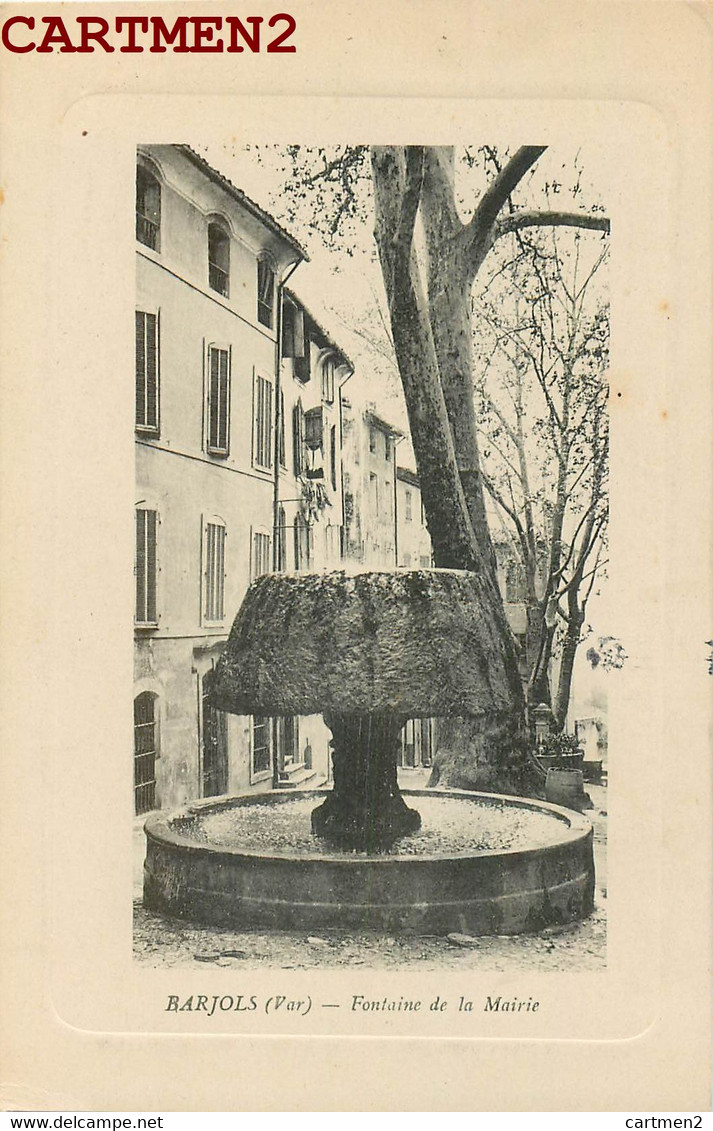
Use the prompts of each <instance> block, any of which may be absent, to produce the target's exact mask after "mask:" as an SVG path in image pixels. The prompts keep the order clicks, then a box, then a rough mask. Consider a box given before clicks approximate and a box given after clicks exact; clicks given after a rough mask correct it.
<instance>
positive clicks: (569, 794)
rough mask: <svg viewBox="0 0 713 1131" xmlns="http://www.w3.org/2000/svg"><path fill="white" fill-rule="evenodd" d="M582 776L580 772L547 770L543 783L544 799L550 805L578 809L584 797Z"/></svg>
mask: <svg viewBox="0 0 713 1131" xmlns="http://www.w3.org/2000/svg"><path fill="white" fill-rule="evenodd" d="M583 782H584V776H583V774H582V771H581V770H562V769H549V770H548V771H547V780H546V782H545V798H546V799H547V801H549V802H550V803H551V804H552V805H564V806H565V808H567V809H579V807H580V805H581V802H582V800H583V797H584V785H583Z"/></svg>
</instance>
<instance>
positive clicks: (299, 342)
mask: <svg viewBox="0 0 713 1131" xmlns="http://www.w3.org/2000/svg"><path fill="white" fill-rule="evenodd" d="M294 309H295V319H294V356H295V357H304V355H305V316H304V311H303V310H298V309H297V307H295V308H294Z"/></svg>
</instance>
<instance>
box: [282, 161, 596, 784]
mask: <svg viewBox="0 0 713 1131" xmlns="http://www.w3.org/2000/svg"><path fill="white" fill-rule="evenodd" d="M545 148H546V147H544V146H522V147H520V148H519V149H517V150H516V151H515V152H514V153H513V154H512V155H511V156H506V157H505V158H503V159H497V160H496V161H495V162H493V161H491V162H490V167H491V174H490V177H489V181H488V183H487V185H486V187H485V189H484V191H482V193H481V195H480V196H479V198H478V200H477V202H476V204H475V206H474V208H473V209H472V212H471V214H470V216H468V217H467V219H463V218H462V217H461V214H460V210H459V202H458V200H457V195H456V185H455V171H456V154H455V150H454V148H453V147H443V146H374V147H372V148H371V149H370V150H368V151H367V150H366V149H364V148H358V147H357V148H354V147H346V146H342V147H335V148H334V149H333V150H332V151H329V150H325V149H320V150H302V149H300V147H297V146H294V147H291V149H290V156H291V158H292V161H293V170H292V177H291V180H290V186H291V189H292V190H293V192H294V191H296V192H297V194H298V195H299V196H301V197H303V198H304V197H305V196H306V197H307V199H308V200H309V201H310V202H311V209H312V216H313V221H312V226H314V227H315V228H321V229H322V230H325V229H326V231H327V233H328V235H330V236H332V237H333V236H334V235H335V233H337V232H338V231H339V227H340V225H341V224H342V223H343V221H344V220H345V218H346V219H347V220H349V219H350V218H351V219H353V218H354V215H355V212H356V206H355V203H354V202H355V200H356V198H357V193H356V190H355V186H356V185H357V184H358V182H359V179H360V177H362V176H363V175H364V172H365V170H368V171H370V176H371V188H372V198H373V211H374V235H375V240H376V246H377V249H378V257H379V262H380V266H381V275H382V278H383V286H384V292H385V297H386V306H387V309H388V322H389V328H390V332H391V339H392V342H393V348H394V352H395V358H396V364H397V367H398V372H399V377H400V380H401V385H402V388H403V393H404V399H405V402H406V408H407V412H408V420H409V428H410V432H411V438H412V442H413V448H414V453H415V457H416V463H417V467H418V474H419V479H420V484H421V493H422V499H423V505H424V511H425V515H426V523H427V526H428V530H429V534H430V536H431V541H432V545H433V554H434V562H435V565H436V566H437V567H443V568H451V569H465V570H471V571H474V572H476V573H478V574H479V575H480V577H481V579H482V586H481V594H482V597H481V613H482V616H483V618H485V620H486V621H487V623H488V625H489V628H490V637H491V640H492V647H493V649H494V650H497V652H498V653H499V654H500V656H502V657H504V659H505V664H506V667H507V670H508V672H509V675H510V678H509V696H508V702H507V703H505V704H503V703H502V700H501V705H500V706H499V708H498V709H497V710H495V709H494V710H493V712H492V713H491V714H489V715H485V716H483V718H482V719H480V720H478V721H477V723H476V724H472V723H471V724H468V725H466V724H465V723H461V722H459V721H458V720H455V721H453V720H452V721H450V722H449V723H447V724H445V725H442V726H441V727H440V739H439V749H438V751H437V755H436V761H435V772H434V776H435V777H436V778H439V779H440V780H441V781H442V782H445V783H447V784H450V785H458V786H464V787H469V788H485V789H502V790H513V791H518V792H526V791H527V790H528V789H530V788H531V787H532V779H531V772H530V768H529V760H528V757H527V747H528V738H527V731H526V697H525V693H524V689H523V684H522V679H521V677H520V673H519V669H518V650H517V647H516V644H515V642H514V640H513V637H512V634H511V631H510V628H509V626H508V622H507V619H506V616H505V610H504V606H503V602H502V599H501V595H500V591H499V587H498V584H497V579H496V560H495V553H494V549H493V542H492V539H491V534H490V530H489V525H488V518H487V513H486V507H485V498H484V476H483V467H482V459H481V453H480V449H479V437H478V419H477V416H476V399H475V396H474V390H475V379H476V376H477V373H476V363H475V356H474V350H473V306H472V294H473V288H474V284H475V282H476V279H477V277H478V274H479V272H480V271H481V268H482V267H483V264H484V263H485V261H486V260H487V258H488V256H489V255H490V253H491V251H492V250H493V248H494V247H495V246H496V245H497V244H498V243H499V241H501V240H502V239H503V238H504V237H506V236H508V235H511V234H512V233H524V232H526V230H527V229H531V228H541V227H547V228H558V227H567V228H579V229H590V230H594V231H598V232H600V233H607V232H608V231H609V221H608V219H607V218H606V217H605V216H604V215H602V214H601V212H592V211H558V210H556V209H552V208H550V207H547V208H544V209H539V208H538V209H532V208H530V207H518V199H517V196H518V189H519V187H520V186H521V185H522V184H523V183H524V181H525V179H526V178H527V177H528V175H529V173H530V171H531V170H532V169H533V166H534V165H535V164H536V162H537V161H538V159H539V158H540V157H541V156H542V154H543V152H544V150H545ZM491 153H494V151H491ZM327 205H328V206H327ZM474 662H477V660H476V658H474Z"/></svg>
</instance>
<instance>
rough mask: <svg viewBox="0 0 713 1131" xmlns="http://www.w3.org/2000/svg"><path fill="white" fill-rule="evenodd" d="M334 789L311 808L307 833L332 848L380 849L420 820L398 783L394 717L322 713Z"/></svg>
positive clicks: (399, 719)
mask: <svg viewBox="0 0 713 1131" xmlns="http://www.w3.org/2000/svg"><path fill="white" fill-rule="evenodd" d="M324 721H325V722H326V724H327V726H328V727H329V729H330V730H331V732H332V735H333V739H332V765H333V768H334V788H333V789H332V791H331V793H329V794H328V795H327V797H326V799H325V800H324V802H323V803H322V804H321V805H320V806H318V808H317V809H314V810H313V812H312V832H313V833H315V835H317V836H320V837H323V838H324V839H325V840H327V841H329V842H330V843H332V844H334V845H336V846H337V847H338V848H343V849H344V848H346V849H352V850H353V851H357V852H381V851H383V850H384V849H387V848H390V847H391V846H392V845H393V844H394V842H395V841H396V840H398V838H399V837H401V836H405V835H407V834H408V833H413V832H416V830H417V829H418V828H420V826H421V818H420V816H419V815H418V813H417V812H416V810H415V809H410V808H409V807H408V806H407V804H406V802H405V801H404V799H403V797H402V796H401V792H400V790H399V787H398V782H397V770H396V758H397V751H398V744H399V733H400V731H401V728H402V727H403V725H404V723H405V722H406V719H405V717H402V716H400V715H325V717H324Z"/></svg>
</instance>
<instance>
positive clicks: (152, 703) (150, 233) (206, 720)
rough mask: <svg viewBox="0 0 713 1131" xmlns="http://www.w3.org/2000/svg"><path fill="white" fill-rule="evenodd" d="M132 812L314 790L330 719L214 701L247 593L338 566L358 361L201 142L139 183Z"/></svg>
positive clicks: (144, 159) (160, 150) (163, 154)
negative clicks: (316, 315)
mask: <svg viewBox="0 0 713 1131" xmlns="http://www.w3.org/2000/svg"><path fill="white" fill-rule="evenodd" d="M136 188H137V191H136V326H135V332H136V420H135V431H136V434H135V440H136V519H135V520H136V557H135V576H136V586H135V588H136V605H135V617H134V638H135V649H134V651H135V683H134V800H135V811H136V812H137V813H143V812H147V811H148V810H150V809H153V808H158V807H166V806H178V805H181V804H183V803H184V802H185V801H187V800H190V799H194V798H197V797H204V796H213V795H215V794H221V793H246V792H252V791H258V790H264V789H266V788H270V787H272V786H273V785H278V786H279V785H285V786H288V785H294V784H297V783H299V782H303V781H305V780H314V781H315V782H318V781H320V780H324V779H325V778H326V776H327V774H328V757H327V753H328V748H327V740H328V737H329V735H328V732H327V730H326V728H325V726H324V724H323V722H322V720H321V719H320V718H318V717H310V718H309V719H268V718H261V717H250V718H247V717H237V716H232V715H226V714H223V713H222V712H219V711H216V710H215V709H214V708H212V707H211V706H210V705H209V702H208V694H209V691H210V684H211V678H212V672H213V670H214V668H215V665H216V662H217V660H218V657H219V655H220V652H221V649H222V646H223V644H224V642H225V640H226V639H227V634H228V632H229V629H230V626H231V623H232V620H233V617H234V616H235V613H236V611H237V609H238V608H239V606H240V603H241V600H242V597H243V595H244V592H245V590H246V588H247V586H248V584H249V583H250V581H251V580H253V579H254V578H255V577H257V576H258V575H259V574H261V573H264V572H266V571H268V570H271V569H312V568H316V569H320V568H326V567H328V566H329V565H334V564H337V563H338V562H339V560H340V557H341V531H342V525H343V521H342V520H343V514H342V484H341V429H340V420H339V388H340V386H341V383H342V382H343V381H344V380H345V379H346V378H347V377H348V376H349V374H350V372H351V367H350V364H349V362H348V359H346V358H345V356H344V355H343V354H342V353H340V351H339V350H338V348H337V347H336V346H335V345H334V343H332V342H331V341H330V340H329V338H328V336H327V335H326V333H325V332H324V330H323V329H322V328H321V327H319V326H318V325H317V323H316V322H315V321H314V319H313V318H312V317H311V316H310V315H309V313H308V312H307V311H306V310H305V308H304V307H303V306H302V304H300V302H299V300H298V299H297V297H296V295H295V294H294V293H289V294H287V293H285V289H284V281H285V279H286V278H287V277H288V276H289V275H290V274H291V273H292V271H293V270H294V269H295V267H296V266H297V265H298V264H299V263H300V262H301V260H302V259H303V258H304V252H303V251H302V249H301V247H300V246H299V244H298V243H297V241H296V240H294V239H293V238H292V237H291V236H290V234H289V233H287V232H286V231H284V230H283V229H282V228H281V227H280V226H279V225H278V224H277V223H276V221H275V220H273V219H272V217H270V216H269V215H268V214H267V213H265V212H264V211H263V210H262V209H261V208H260V207H259V206H258V205H256V204H254V203H253V202H252V201H250V200H249V199H248V198H247V197H246V196H245V195H244V194H243V193H241V192H240V190H238V189H236V188H235V187H234V186H233V185H232V184H231V183H230V182H229V181H227V180H226V179H225V178H224V177H222V176H221V175H220V174H219V173H217V172H216V171H215V170H214V169H212V168H211V167H210V166H209V165H208V164H207V163H206V162H205V161H204V160H203V159H202V158H201V157H200V156H199V155H198V154H197V153H194V152H193V151H192V150H190V149H189V148H188V147H187V146H172V145H157V146H147V147H142V148H141V149H140V151H139V153H138V158H137V184H136Z"/></svg>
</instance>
